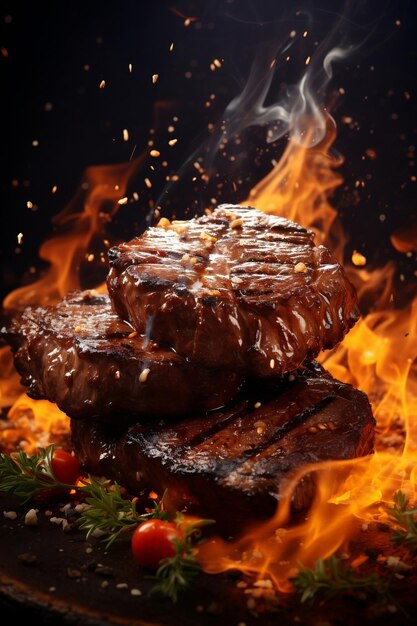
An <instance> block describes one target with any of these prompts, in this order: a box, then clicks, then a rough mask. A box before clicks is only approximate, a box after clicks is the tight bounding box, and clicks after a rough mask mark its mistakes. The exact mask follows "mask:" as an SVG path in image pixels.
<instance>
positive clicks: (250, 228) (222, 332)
mask: <svg viewBox="0 0 417 626" xmlns="http://www.w3.org/2000/svg"><path fill="white" fill-rule="evenodd" d="M313 238H314V235H313V233H312V232H310V231H307V230H305V229H304V228H302V227H301V226H299V225H298V224H295V223H294V222H290V221H288V220H286V219H284V218H281V217H276V216H271V215H266V214H265V213H263V212H261V211H258V210H256V209H250V208H245V207H241V206H234V205H222V206H220V207H219V208H217V209H216V210H215V211H214V212H213V213H212V215H209V216H204V217H199V218H196V219H192V220H188V221H181V222H172V223H170V222H169V221H168V220H164V219H163V220H161V222H160V226H159V227H156V228H149V229H148V230H147V231H146V232H145V233H144V234H143V235H141V236H140V237H136V238H135V239H133V240H132V241H130V242H128V243H123V244H121V245H120V246H118V247H115V248H112V249H111V250H110V252H109V260H110V268H111V269H110V273H109V275H108V280H107V284H108V289H109V293H110V297H111V299H112V302H113V304H114V307H115V310H116V311H117V313H118V314H119V315H120V316H121V317H122V318H123V319H125V320H128V321H129V322H130V323H131V324H132V325H133V326H134V327H135V328H136V329H138V331H139V332H141V333H144V332H149V334H150V337H151V338H152V339H154V340H155V341H158V342H159V341H160V342H164V343H166V344H167V345H169V346H172V347H173V348H174V349H175V350H176V352H178V354H181V355H183V356H185V357H188V358H189V359H191V360H193V361H194V362H199V363H204V364H205V365H208V366H218V367H235V368H243V369H244V370H245V371H246V372H248V373H249V374H250V375H251V376H257V377H276V376H277V375H278V376H280V375H282V374H283V373H285V372H288V371H292V370H295V369H296V368H297V367H299V366H300V365H301V364H302V363H303V362H305V361H306V360H311V359H312V358H314V357H315V356H316V355H317V354H318V352H319V351H320V350H321V349H323V348H331V347H333V346H334V345H335V344H336V343H338V342H339V341H340V340H341V339H342V338H343V336H344V334H345V333H346V332H347V331H348V330H349V328H350V327H351V326H352V325H353V324H354V323H355V321H356V320H357V317H358V310H357V306H356V296H355V293H354V289H353V287H352V285H351V284H350V283H349V281H348V279H347V277H346V275H345V273H344V270H343V268H342V267H341V266H340V265H339V264H338V263H337V262H336V260H335V259H334V258H332V256H331V254H330V252H329V251H328V250H327V249H326V248H324V247H323V246H318V247H317V246H315V245H314V241H313Z"/></svg>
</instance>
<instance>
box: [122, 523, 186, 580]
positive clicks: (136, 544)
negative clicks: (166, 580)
mask: <svg viewBox="0 0 417 626" xmlns="http://www.w3.org/2000/svg"><path fill="white" fill-rule="evenodd" d="M174 539H177V540H178V541H180V540H181V535H180V533H179V531H178V530H177V527H176V525H175V524H174V523H172V522H165V521H163V520H160V519H150V520H147V521H146V522H143V524H141V525H140V526H138V527H137V528H136V530H135V532H134V534H133V537H132V552H133V556H134V557H135V559H136V560H137V562H138V563H139V565H141V566H142V567H145V568H146V569H151V570H154V571H155V570H157V569H158V567H159V564H160V561H162V559H166V558H168V557H171V556H174V555H175V546H174V544H173V541H174Z"/></svg>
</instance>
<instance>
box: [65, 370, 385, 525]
mask: <svg viewBox="0 0 417 626" xmlns="http://www.w3.org/2000/svg"><path fill="white" fill-rule="evenodd" d="M374 425H375V420H374V418H373V416H372V411H371V407H370V404H369V401H368V399H367V397H366V396H365V394H363V393H362V392H360V391H357V390H356V389H354V388H353V387H351V386H350V385H346V384H343V383H341V382H339V381H337V380H335V379H334V378H332V377H331V376H330V375H329V374H328V373H327V372H326V371H325V370H323V369H322V368H321V367H320V366H319V365H318V364H316V363H313V364H310V365H309V366H308V367H307V368H305V369H304V370H300V371H299V372H297V374H296V375H290V376H289V377H286V380H285V381H283V382H281V383H278V384H277V383H269V384H266V383H265V382H264V384H263V385H259V386H258V387H257V386H255V385H252V386H251V387H247V388H246V389H244V390H243V391H242V392H241V394H240V396H239V397H238V398H237V399H236V400H235V402H234V403H233V404H232V405H230V406H228V407H227V408H224V409H220V410H217V411H212V412H210V413H208V414H198V413H195V415H194V416H191V417H188V418H185V419H183V418H178V419H175V420H170V421H168V420H160V421H158V422H155V421H153V422H150V421H147V422H146V421H142V422H138V423H136V424H134V425H132V426H130V427H129V428H121V429H118V430H115V429H114V428H108V427H106V425H105V424H101V423H94V422H90V423H86V422H74V421H73V422H72V424H71V428H72V440H73V444H74V446H75V450H76V454H77V456H78V458H79V459H80V461H81V462H82V463H83V464H84V465H85V466H86V467H87V469H88V470H89V471H91V472H93V473H95V474H98V475H104V476H107V477H110V478H113V479H115V480H117V481H118V482H119V483H120V484H122V485H124V486H125V487H126V488H127V489H128V490H129V491H130V492H131V493H132V494H139V493H140V492H141V490H143V489H144V488H145V487H147V488H149V489H154V490H156V491H157V492H158V493H162V492H163V490H164V489H166V488H168V489H169V494H170V496H171V498H174V499H175V501H176V503H177V505H178V506H181V505H186V506H187V507H188V509H189V510H190V511H192V512H196V513H199V514H202V515H203V516H206V517H207V516H208V517H213V518H214V519H216V520H217V528H218V529H221V530H222V531H223V532H232V533H233V532H234V531H236V530H237V529H241V527H242V521H244V520H253V519H254V518H256V517H264V518H265V517H268V516H270V515H272V514H273V513H274V510H275V507H276V502H277V499H279V494H280V492H281V491H282V488H283V486H284V485H285V482H286V480H287V479H288V477H289V476H291V474H292V473H293V472H294V470H296V469H298V468H299V467H301V466H302V465H304V464H307V463H312V462H317V461H326V460H330V459H350V458H354V457H358V456H362V455H366V454H369V453H370V452H372V449H373V438H374ZM313 495H314V480H313V479H312V478H304V479H303V480H302V481H301V482H300V483H299V484H298V487H297V489H296V491H295V494H294V499H293V507H294V509H295V510H301V509H303V508H305V507H307V506H308V505H309V504H310V503H311V500H312V497H313Z"/></svg>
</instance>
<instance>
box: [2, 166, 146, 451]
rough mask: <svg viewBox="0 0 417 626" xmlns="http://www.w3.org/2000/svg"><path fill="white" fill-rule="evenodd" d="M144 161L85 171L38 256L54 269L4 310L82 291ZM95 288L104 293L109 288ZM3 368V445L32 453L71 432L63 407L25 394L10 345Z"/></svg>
mask: <svg viewBox="0 0 417 626" xmlns="http://www.w3.org/2000/svg"><path fill="white" fill-rule="evenodd" d="M142 161H143V157H139V158H137V159H135V160H134V161H129V162H127V163H121V164H118V165H115V166H96V167H90V168H88V169H87V170H86V172H85V175H84V180H83V183H82V185H81V186H80V189H79V191H78V193H77V194H76V195H75V197H74V198H73V199H72V201H71V202H70V203H69V205H68V206H67V207H66V208H65V209H64V210H63V211H61V213H59V214H58V215H57V217H56V218H55V219H54V223H55V224H56V225H57V226H58V228H59V232H58V234H57V235H56V236H55V237H52V238H51V239H48V240H47V241H45V242H44V243H43V244H42V246H41V247H40V251H39V256H40V257H41V259H43V260H44V261H47V262H48V263H49V266H48V267H47V269H46V270H45V272H44V273H43V274H42V276H41V277H40V278H39V280H37V281H36V282H34V283H32V284H30V285H27V286H24V287H20V288H18V289H15V290H14V291H13V292H12V293H10V294H9V295H8V296H7V297H6V298H5V300H4V303H3V305H4V308H5V309H9V310H11V311H13V310H16V309H22V308H24V307H26V306H31V305H48V304H54V303H56V302H58V301H59V300H60V299H61V298H62V297H63V296H64V295H66V294H67V293H68V292H69V291H73V290H75V289H80V288H82V287H83V285H82V275H81V274H82V272H81V269H82V266H83V264H85V263H88V262H92V261H95V262H96V263H98V264H100V263H105V262H106V261H107V258H106V255H105V253H104V252H103V247H104V249H106V248H107V247H108V246H109V245H110V244H109V242H108V241H107V240H106V225H107V224H108V223H109V222H110V221H111V219H112V218H113V217H114V215H115V214H116V212H117V211H118V209H119V208H120V206H121V205H122V204H125V203H126V202H127V201H128V198H127V197H126V195H125V194H126V190H127V186H128V183H129V181H130V179H131V178H132V176H133V175H134V173H135V172H136V171H137V170H138V169H139V167H140V166H141V164H142ZM80 206H81V207H82V209H81V210H80ZM93 251H94V252H93ZM89 286H91V285H89ZM92 286H94V287H96V288H98V289H99V290H105V285H99V286H98V287H97V286H96V285H92ZM0 365H1V369H0V372H1V374H0V407H9V406H11V405H12V408H11V409H10V410H9V412H8V417H9V418H10V420H11V422H10V424H7V423H6V425H5V426H6V427H5V428H4V429H3V431H2V439H3V442H2V443H3V444H4V443H5V442H6V443H7V442H9V443H8V445H10V444H18V445H20V441H21V440H23V447H25V449H27V450H33V449H34V448H36V447H37V446H38V445H45V444H46V443H47V442H48V441H47V437H45V436H44V435H43V434H42V433H47V434H48V436H49V437H50V439H51V441H52V440H53V439H54V437H55V436H56V435H62V434H63V433H64V432H65V431H66V432H69V420H68V418H67V416H66V415H65V414H64V413H62V412H61V411H60V410H59V409H58V407H56V406H55V405H54V404H51V403H50V402H47V401H44V400H41V401H39V400H38V401H35V400H31V399H30V398H28V397H27V396H26V395H25V394H24V393H23V388H22V387H21V385H20V384H19V377H18V374H17V372H16V371H15V370H14V367H13V358H12V353H11V351H10V349H9V348H8V347H5V348H1V349H0ZM25 415H26V420H25V419H24V416H25ZM29 418H30V419H29ZM8 426H10V428H9V427H8Z"/></svg>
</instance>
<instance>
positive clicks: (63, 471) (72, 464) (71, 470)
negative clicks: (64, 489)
mask: <svg viewBox="0 0 417 626" xmlns="http://www.w3.org/2000/svg"><path fill="white" fill-rule="evenodd" d="M52 471H53V472H54V474H55V478H56V479H57V480H59V482H61V483H66V484H67V485H75V483H76V482H77V480H78V479H79V477H80V476H81V465H80V464H79V462H78V461H77V459H76V458H75V457H74V456H72V455H71V454H70V453H69V452H65V450H55V451H54V454H53V457H52Z"/></svg>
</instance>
